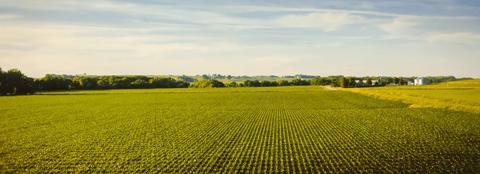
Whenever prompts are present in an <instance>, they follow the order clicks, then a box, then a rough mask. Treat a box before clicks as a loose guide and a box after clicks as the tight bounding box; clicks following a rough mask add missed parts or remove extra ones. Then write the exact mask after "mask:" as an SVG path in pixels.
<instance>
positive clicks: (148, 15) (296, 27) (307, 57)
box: [0, 0, 480, 77]
mask: <svg viewBox="0 0 480 174" xmlns="http://www.w3.org/2000/svg"><path fill="white" fill-rule="evenodd" d="M0 67H2V68H3V69H9V68H14V67H16V68H19V69H21V70H22V71H23V72H25V73H26V74H27V75H30V76H34V77H39V76H43V75H44V74H46V73H55V74H83V73H87V74H98V75H107V74H118V75H120V74H146V75H155V74H178V75H180V74H187V75H195V74H211V73H220V74H231V75H288V74H313V75H322V76H326V75H338V74H343V75H355V76H366V75H389V76H426V75H455V76H460V77H464V76H470V77H480V68H479V67H480V1H477V0H402V1H397V0H384V1H377V0H364V1H359V0H344V1H338V0H326V1H314V0H297V1H285V0H279V1H270V0H259V1H247V0H241V1H217V0H209V1H200V0H191V1H188V0H186V1H154V0H140V1H126V0H125V1H104V0H82V1H72V0H62V1H51V0H44V1H34V0H32V1H23V0H2V3H0Z"/></svg>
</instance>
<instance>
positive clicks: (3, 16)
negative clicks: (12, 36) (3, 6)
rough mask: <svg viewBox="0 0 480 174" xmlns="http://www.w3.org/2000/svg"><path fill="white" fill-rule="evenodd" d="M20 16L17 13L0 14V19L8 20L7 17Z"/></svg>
mask: <svg viewBox="0 0 480 174" xmlns="http://www.w3.org/2000/svg"><path fill="white" fill-rule="evenodd" d="M17 18H20V16H18V15H14V14H0V20H9V19H17Z"/></svg>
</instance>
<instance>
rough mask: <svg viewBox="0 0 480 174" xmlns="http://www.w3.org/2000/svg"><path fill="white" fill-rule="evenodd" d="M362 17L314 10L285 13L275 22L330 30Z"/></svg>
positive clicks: (289, 25)
mask: <svg viewBox="0 0 480 174" xmlns="http://www.w3.org/2000/svg"><path fill="white" fill-rule="evenodd" d="M362 19H363V17H361V16H356V15H351V14H349V13H339V12H335V13H333V12H327V13H320V12H315V13H309V14H306V15H287V16H284V17H281V18H280V19H278V21H277V22H278V23H279V24H281V25H283V26H286V27H304V28H320V29H321V30H323V31H325V32H330V31H334V30H337V29H339V28H341V27H343V26H345V25H348V24H353V23H355V22H358V21H360V20H362Z"/></svg>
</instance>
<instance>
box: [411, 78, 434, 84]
mask: <svg viewBox="0 0 480 174" xmlns="http://www.w3.org/2000/svg"><path fill="white" fill-rule="evenodd" d="M413 83H414V84H415V85H426V84H430V80H428V79H426V78H423V77H419V78H416V79H415V80H414V82H413Z"/></svg>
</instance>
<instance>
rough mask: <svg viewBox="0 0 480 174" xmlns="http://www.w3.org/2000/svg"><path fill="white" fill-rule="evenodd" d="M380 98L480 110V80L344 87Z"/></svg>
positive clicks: (465, 109) (432, 105)
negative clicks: (416, 84) (432, 83)
mask: <svg viewBox="0 0 480 174" xmlns="http://www.w3.org/2000/svg"><path fill="white" fill-rule="evenodd" d="M342 90H346V91H351V92H356V93H360V94H365V95H369V96H374V97H378V98H380V99H389V100H398V101H402V102H404V103H407V104H410V107H412V108H424V107H430V108H443V109H450V110H455V111H464V112H474V113H480V80H464V81H453V82H447V83H440V84H434V85H423V86H389V87H380V88H352V89H342Z"/></svg>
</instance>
